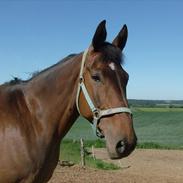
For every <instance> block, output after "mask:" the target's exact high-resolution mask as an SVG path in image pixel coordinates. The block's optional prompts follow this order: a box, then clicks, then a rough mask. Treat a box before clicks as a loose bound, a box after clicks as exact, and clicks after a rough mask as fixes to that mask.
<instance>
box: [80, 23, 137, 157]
mask: <svg viewBox="0 0 183 183" xmlns="http://www.w3.org/2000/svg"><path fill="white" fill-rule="evenodd" d="M127 34H128V32H127V27H126V25H124V26H123V28H122V29H121V31H120V32H119V34H118V35H117V37H116V38H115V39H114V41H113V42H112V44H110V43H108V42H105V39H106V35H107V33H106V28H105V21H102V22H101V23H100V24H99V25H98V27H97V29H96V32H95V34H94V37H93V40H92V45H91V46H90V47H89V50H88V51H87V52H85V53H84V56H83V63H85V65H84V66H83V70H82V69H81V70H82V71H81V72H80V80H81V81H80V82H81V85H80V86H79V89H78V99H77V105H78V108H79V110H80V113H81V114H82V115H83V116H84V117H86V118H87V119H88V120H89V121H91V123H95V125H94V126H96V129H97V130H96V132H97V134H98V135H99V136H103V137H105V140H106V145H107V149H108V152H109V156H110V158H113V159H114V158H115V159H116V158H122V157H125V156H127V155H129V154H130V153H131V152H132V151H133V150H134V148H135V146H136V141H137V138H136V135H135V131H134V128H133V121H132V115H131V111H130V109H129V108H128V102H127V98H126V86H127V83H128V77H129V76H128V73H127V72H126V71H125V70H124V69H123V68H122V66H121V64H122V50H123V48H124V47H125V44H126V41H127ZM81 67H82V66H81ZM83 85H84V86H83Z"/></svg>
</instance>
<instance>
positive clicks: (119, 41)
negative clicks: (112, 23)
mask: <svg viewBox="0 0 183 183" xmlns="http://www.w3.org/2000/svg"><path fill="white" fill-rule="evenodd" d="M127 37H128V28H127V26H126V24H125V25H124V26H123V28H122V29H121V30H120V32H119V33H118V35H117V36H116V38H115V39H114V40H113V42H112V44H113V45H115V46H117V47H118V48H120V49H121V51H122V50H123V48H124V47H125V45H126V41H127Z"/></svg>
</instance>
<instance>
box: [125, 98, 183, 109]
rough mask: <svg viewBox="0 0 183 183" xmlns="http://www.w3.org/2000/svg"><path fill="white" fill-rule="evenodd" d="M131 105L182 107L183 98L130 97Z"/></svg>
mask: <svg viewBox="0 0 183 183" xmlns="http://www.w3.org/2000/svg"><path fill="white" fill-rule="evenodd" d="M128 102H129V105H130V106H133V107H170V108H172V107H181V108H183V100H136V99H129V100H128Z"/></svg>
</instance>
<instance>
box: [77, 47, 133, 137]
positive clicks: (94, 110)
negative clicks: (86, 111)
mask: <svg viewBox="0 0 183 183" xmlns="http://www.w3.org/2000/svg"><path fill="white" fill-rule="evenodd" d="M87 53H88V49H86V50H85V51H84V53H83V57H82V61H81V68H80V73H79V84H78V89H77V95H76V106H77V110H78V112H79V114H80V115H81V116H82V114H81V112H80V108H79V96H80V92H81V91H82V92H83V95H84V96H85V99H86V101H87V104H88V106H89V108H90V110H91V112H92V113H93V123H92V124H91V125H92V128H93V130H94V133H95V134H96V135H97V136H98V137H100V138H103V137H104V136H103V134H102V133H101V132H100V129H99V128H98V124H99V122H100V119H101V118H102V117H104V116H110V115H112V114H118V113H129V114H130V115H131V114H132V112H131V110H130V109H129V108H127V107H115V108H109V109H105V110H100V109H98V108H96V107H95V105H94V103H93V101H92V99H91V98H90V95H89V93H88V91H87V88H86V86H85V84H84V78H83V71H84V64H85V61H86V57H87Z"/></svg>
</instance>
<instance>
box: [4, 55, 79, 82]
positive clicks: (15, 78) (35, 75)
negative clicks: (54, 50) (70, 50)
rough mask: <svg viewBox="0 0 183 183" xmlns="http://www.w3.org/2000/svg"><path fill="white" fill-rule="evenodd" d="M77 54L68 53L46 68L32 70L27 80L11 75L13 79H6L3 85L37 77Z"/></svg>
mask: <svg viewBox="0 0 183 183" xmlns="http://www.w3.org/2000/svg"><path fill="white" fill-rule="evenodd" d="M76 55H77V54H70V55H68V56H67V57H65V58H63V59H62V60H60V61H58V62H57V63H56V64H54V65H52V66H50V67H48V68H46V69H43V70H42V71H34V72H33V73H32V74H31V77H30V78H29V79H28V80H22V79H21V78H18V77H14V76H13V79H12V80H10V81H8V82H5V83H4V84H3V85H17V84H21V83H25V82H28V81H30V80H32V79H33V78H35V77H37V76H38V75H40V74H42V73H44V72H46V71H48V70H49V69H51V68H53V67H55V66H57V65H58V64H61V63H64V62H66V61H68V60H69V59H71V58H72V57H74V56H76Z"/></svg>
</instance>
